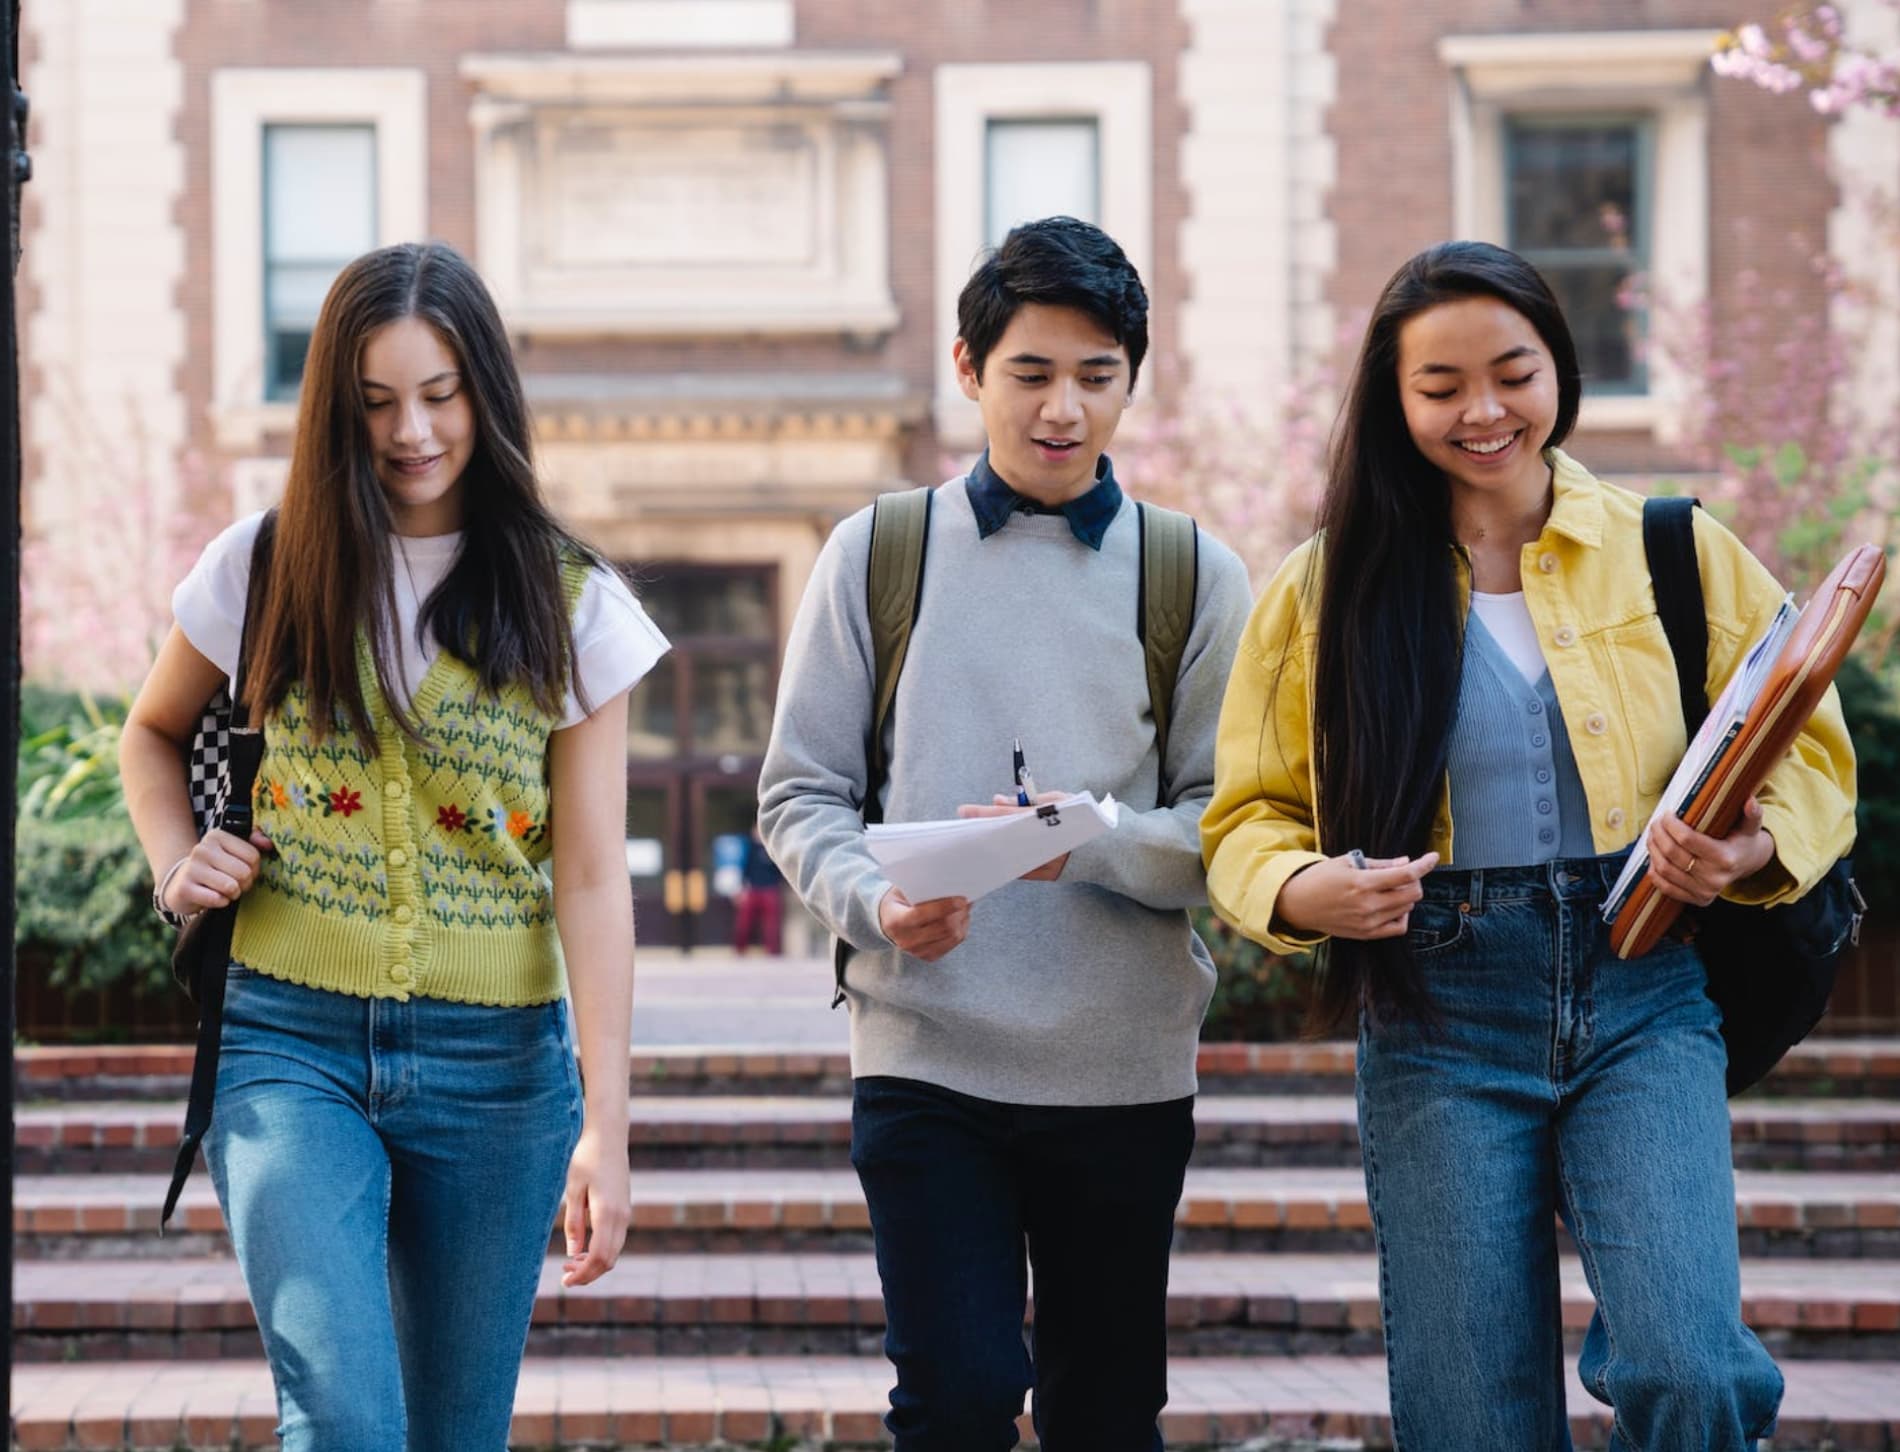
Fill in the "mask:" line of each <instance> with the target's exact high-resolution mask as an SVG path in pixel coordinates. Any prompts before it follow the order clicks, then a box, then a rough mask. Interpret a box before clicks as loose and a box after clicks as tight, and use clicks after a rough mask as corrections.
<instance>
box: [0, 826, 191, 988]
mask: <svg viewBox="0 0 1900 1452" xmlns="http://www.w3.org/2000/svg"><path fill="white" fill-rule="evenodd" d="M15 864H16V874H15V878H14V890H15V893H16V896H17V903H18V906H17V908H16V911H15V915H14V942H15V944H16V946H17V947H18V949H19V952H20V956H21V959H22V962H23V963H27V962H37V963H43V964H44V965H45V971H46V974H47V978H48V981H49V982H51V983H52V984H53V985H54V986H56V987H58V988H62V989H65V990H66V991H67V992H69V993H70V992H76V991H80V990H84V989H93V988H106V987H110V986H111V985H113V984H116V983H120V982H122V981H127V980H129V981H130V982H131V984H132V986H133V988H134V989H135V991H139V992H153V991H164V992H170V991H172V983H171V966H170V963H171V945H172V937H173V934H172V932H171V930H170V929H168V928H167V927H166V926H165V925H164V923H163V922H161V921H160V920H159V918H158V915H157V914H156V913H154V912H153V911H152V878H151V874H150V872H149V871H148V870H147V869H146V866H145V854H144V852H143V851H141V850H140V848H139V844H138V838H137V837H136V836H134V835H133V832H132V823H131V822H130V820H128V819H127V817H126V816H125V813H124V811H123V809H121V810H120V811H119V812H118V813H116V814H100V815H96V816H92V817H85V818H72V819H65V820H61V819H57V818H47V817H28V816H22V817H21V818H20V822H19V834H18V838H17V846H16V848H15Z"/></svg>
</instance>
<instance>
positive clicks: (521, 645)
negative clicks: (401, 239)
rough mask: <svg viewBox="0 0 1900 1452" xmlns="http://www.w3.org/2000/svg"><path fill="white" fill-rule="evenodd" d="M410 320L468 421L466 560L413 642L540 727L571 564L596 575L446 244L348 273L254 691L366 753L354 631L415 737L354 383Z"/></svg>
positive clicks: (561, 657)
mask: <svg viewBox="0 0 1900 1452" xmlns="http://www.w3.org/2000/svg"><path fill="white" fill-rule="evenodd" d="M402 318H419V319H421V320H422V321H423V322H425V323H427V324H428V325H429V326H430V327H431V328H433V329H434V330H435V332H436V334H437V336H439V337H440V338H441V339H442V342H443V344H444V345H445V346H446V347H447V348H448V349H449V351H450V352H451V353H453V354H454V355H455V358H456V363H457V366H458V367H459V369H460V371H461V376H462V383H461V386H462V387H464V388H466V389H467V390H468V397H469V404H470V407H471V409H472V411H473V414H474V420H475V445H474V449H473V450H472V452H471V453H470V456H469V461H468V464H467V467H466V468H465V470H464V471H463V474H462V499H463V508H462V547H461V550H460V552H459V554H458V555H457V557H456V560H455V563H454V565H453V566H452V567H451V568H450V571H449V573H448V575H447V576H446V577H445V578H444V579H443V580H442V582H441V584H439V585H438V586H437V587H436V588H435V590H434V591H432V592H431V593H430V595H429V598H428V599H427V600H426V601H422V602H420V610H419V612H418V619H417V627H418V628H419V629H427V630H428V632H429V633H430V634H432V635H433V636H434V637H435V639H436V640H437V641H438V642H439V643H440V646H441V649H443V650H445V651H447V652H448V653H449V654H451V655H453V656H454V657H456V658H457V659H458V660H461V661H463V662H464V663H466V664H467V665H469V666H470V667H472V668H473V669H474V670H475V672H476V673H477V674H478V675H479V676H480V678H481V682H482V685H483V686H484V687H485V688H486V689H488V690H490V691H497V690H499V689H501V688H502V687H503V686H506V685H510V684H516V683H519V684H522V685H525V686H526V687H528V689H529V690H530V691H531V692H532V693H533V695H534V699H535V703H536V704H537V705H538V706H539V707H540V708H541V709H542V710H544V711H548V712H550V713H558V712H559V711H560V708H561V702H562V700H563V698H564V696H565V694H566V691H567V687H568V682H569V679H570V676H571V665H570V662H571V661H572V659H573V653H574V638H573V626H572V623H571V621H570V619H569V613H568V604H567V597H566V592H565V591H564V590H563V588H562V584H561V568H560V567H561V561H562V559H563V557H565V556H576V555H577V556H579V557H580V558H582V559H585V560H587V561H589V562H593V561H594V560H595V558H596V557H595V555H594V553H593V552H592V551H591V550H589V549H587V548H586V547H585V546H583V545H581V544H580V543H579V542H578V541H576V540H575V539H574V538H573V537H572V536H570V535H569V534H568V533H567V531H566V530H564V529H563V528H562V527H561V526H560V525H559V523H557V522H556V520H555V519H554V516H553V515H552V514H551V513H550V512H549V510H548V508H547V505H546V504H545V503H544V502H543V500H542V498H541V491H540V488H539V486H538V485H537V483H536V481H535V473H534V462H533V455H532V445H531V440H530V426H529V421H528V409H527V404H526V401H525V400H524V398H523V396H522V391H521V378H520V375H519V374H518V373H517V372H516V370H515V360H514V353H513V350H512V349H511V348H510V347H509V344H508V335H507V332H506V330H505V329H504V328H503V327H502V323H501V316H500V314H499V312H498V311H497V310H496V308H495V303H494V299H493V298H492V297H490V296H489V293H488V289H487V288H486V287H485V286H484V285H483V283H482V280H481V278H480V277H479V276H478V275H477V274H476V272H475V269H474V268H473V267H471V266H470V265H469V263H468V261H467V259H465V258H464V257H463V256H462V255H461V254H460V253H459V252H457V251H456V250H455V249H454V248H452V247H448V246H444V245H443V244H442V243H439V242H426V243H416V242H407V243H402V244H400V245H398V246H394V247H383V248H379V249H378V250H377V251H374V252H369V253H366V254H364V255H363V256H361V257H359V258H357V259H356V260H355V261H354V262H352V263H350V264H349V265H348V266H347V267H345V268H344V269H343V271H342V272H341V273H339V274H338V276H337V279H336V281H335V282H334V283H332V284H331V286H330V291H329V293H328V295H327V296H326V297H325V298H324V300H323V308H322V311H321V312H319V313H318V315H317V326H316V331H315V332H314V333H313V334H312V335H311V338H310V351H309V354H308V357H307V358H306V360H305V363H304V376H303V392H302V396H301V399H300V401H299V403H298V407H297V433H296V439H295V442H294V444H293V447H292V452H291V458H290V477H289V480H288V482H287V483H286V485H285V488H284V501H283V505H282V507H281V509H280V511H279V514H278V520H277V528H276V541H275V546H274V548H273V551H272V559H271V567H270V580H269V585H268V587H267V589H266V592H265V595H264V599H263V606H262V609H261V612H260V614H259V617H258V621H257V626H256V635H255V640H254V642H253V644H252V646H251V648H250V659H249V666H248V668H247V677H248V679H247V681H246V683H245V688H246V691H247V693H248V696H249V699H250V700H251V701H252V702H253V703H254V706H255V707H256V708H258V709H262V710H265V711H268V710H271V709H274V708H275V707H276V706H278V705H280V704H281V703H282V701H283V699H284V696H285V694H286V693H287V692H288V691H289V690H290V688H291V686H292V685H293V684H298V683H300V684H301V685H302V686H303V687H304V689H305V691H306V692H307V693H308V695H309V701H310V719H311V725H312V729H313V730H315V731H317V732H318V733H320V734H323V733H327V732H328V731H329V730H330V729H331V728H332V727H333V726H335V727H337V728H339V729H340V728H342V727H343V726H345V725H347V726H348V728H349V729H350V730H352V731H353V732H354V733H355V735H356V736H357V738H358V739H359V740H360V741H361V742H362V743H363V744H364V746H365V748H369V747H371V745H372V744H373V741H374V734H375V733H374V729H373V727H372V725H371V722H370V713H369V705H368V702H367V700H366V699H365V697H364V692H363V687H362V683H361V681H360V679H359V677H358V675H357V666H356V639H357V634H358V632H359V631H360V632H363V633H364V635H365V636H366V638H367V640H368V644H369V649H370V652H371V655H372V657H373V659H374V661H375V667H376V679H377V683H378V685H379V686H380V687H381V690H382V694H383V698H384V700H385V702H387V703H388V704H389V709H390V711H391V712H392V713H393V714H394V716H395V719H396V721H397V723H398V724H399V725H400V727H401V728H402V729H403V730H404V731H405V732H407V733H409V734H410V735H411V736H413V735H415V734H416V730H415V725H414V723H413V721H411V720H410V719H409V717H408V714H407V713H406V712H404V711H402V710H400V709H399V708H398V707H397V706H396V705H395V703H394V698H393V696H392V693H391V684H392V681H393V680H394V672H393V669H392V666H393V662H392V659H391V656H392V651H393V649H394V648H395V640H394V630H393V625H394V621H395V619H396V590H395V577H394V573H393V568H392V560H393V555H392V549H391V545H390V538H389V537H390V533H391V530H392V527H393V521H392V518H391V515H390V510H389V504H388V500H387V498H386V497H385V495H384V493H383V488H382V485H381V484H380V483H379V482H378V480H377V477H376V467H375V460H374V457H373V455H372V453H371V450H370V442H369V437H370V436H369V425H368V422H367V416H366V414H365V412H364V406H363V386H362V380H361V376H360V372H359V370H360V368H361V366H362V355H363V348H364V345H365V344H366V343H367V341H368V340H369V338H370V336H371V334H373V333H375V332H376V330H377V329H379V328H382V327H385V326H387V325H388V324H390V323H392V322H395V321H397V320H399V319H402Z"/></svg>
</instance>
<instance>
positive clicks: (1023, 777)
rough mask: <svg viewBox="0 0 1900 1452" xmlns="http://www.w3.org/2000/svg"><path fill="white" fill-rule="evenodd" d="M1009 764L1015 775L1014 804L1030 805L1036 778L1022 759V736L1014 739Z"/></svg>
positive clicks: (1020, 805)
mask: <svg viewBox="0 0 1900 1452" xmlns="http://www.w3.org/2000/svg"><path fill="white" fill-rule="evenodd" d="M1010 766H1011V769H1012V770H1013V772H1014V773H1015V777H1016V805H1017V806H1019V807H1027V806H1030V805H1032V802H1031V798H1032V797H1034V796H1035V794H1036V779H1035V778H1034V777H1033V776H1031V775H1030V774H1029V764H1028V763H1027V762H1025V761H1024V760H1023V743H1022V738H1020V737H1018V738H1017V740H1016V749H1015V750H1014V751H1012V752H1011V753H1010Z"/></svg>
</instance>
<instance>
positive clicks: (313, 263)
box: [263, 125, 376, 400]
mask: <svg viewBox="0 0 1900 1452" xmlns="http://www.w3.org/2000/svg"><path fill="white" fill-rule="evenodd" d="M263 145H264V219H263V220H264V397H265V398H267V399H271V400H285V399H293V398H295V397H296V396H297V388H298V385H299V384H300V383H301V382H302V381H303V363H304V355H305V354H306V353H307V352H308V351H309V349H310V334H311V332H312V330H313V329H314V328H315V327H316V323H317V310H318V308H319V307H321V306H322V303H323V296H324V294H325V293H326V292H328V291H329V289H330V284H331V283H332V282H334V281H335V280H336V275H337V273H338V272H340V271H341V270H342V269H343V266H344V264H345V263H347V262H349V261H350V259H351V258H353V257H357V256H360V255H361V254H362V253H364V252H367V251H369V250H370V248H372V247H374V246H375V245H376V128H375V127H374V126H371V125H310V126H304V125H269V126H266V127H265V128H264V138H263Z"/></svg>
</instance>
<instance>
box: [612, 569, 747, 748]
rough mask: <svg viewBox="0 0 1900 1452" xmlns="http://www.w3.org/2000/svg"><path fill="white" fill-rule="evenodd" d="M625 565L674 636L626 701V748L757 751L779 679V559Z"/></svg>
mask: <svg viewBox="0 0 1900 1452" xmlns="http://www.w3.org/2000/svg"><path fill="white" fill-rule="evenodd" d="M627 573H628V574H629V576H630V577H631V578H632V579H633V580H634V582H635V583H634V590H635V593H636V594H637V595H638V596H639V597H640V603H641V605H642V606H643V607H644V608H645V610H646V612H647V614H649V615H650V616H652V618H653V623H654V624H655V625H657V626H659V628H660V630H661V632H662V633H663V634H664V635H665V636H666V638H667V639H668V640H669V641H670V642H672V646H673V648H672V650H671V651H669V652H668V653H667V654H666V655H665V656H663V657H662V658H661V659H660V661H659V663H658V664H657V665H656V666H655V667H654V669H653V670H652V671H651V672H649V673H648V674H647V675H646V676H645V677H643V678H642V679H641V680H640V682H639V683H638V684H637V685H636V686H635V687H634V689H633V695H632V697H631V698H630V699H629V701H628V719H627V754H628V756H629V757H631V758H632V759H634V760H636V761H640V760H644V761H665V760H674V759H681V758H687V759H710V758H716V757H726V756H737V757H742V758H748V757H756V756H760V755H763V754H764V751H765V744H766V738H767V737H768V736H769V735H770V733H771V729H772V704H773V696H774V691H775V687H776V684H777V681H776V666H777V660H778V623H777V611H776V608H775V606H774V600H775V598H776V590H777V571H776V569H775V568H774V567H772V566H770V565H680V564H669V565H657V566H648V567H638V568H636V567H628V568H627Z"/></svg>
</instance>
